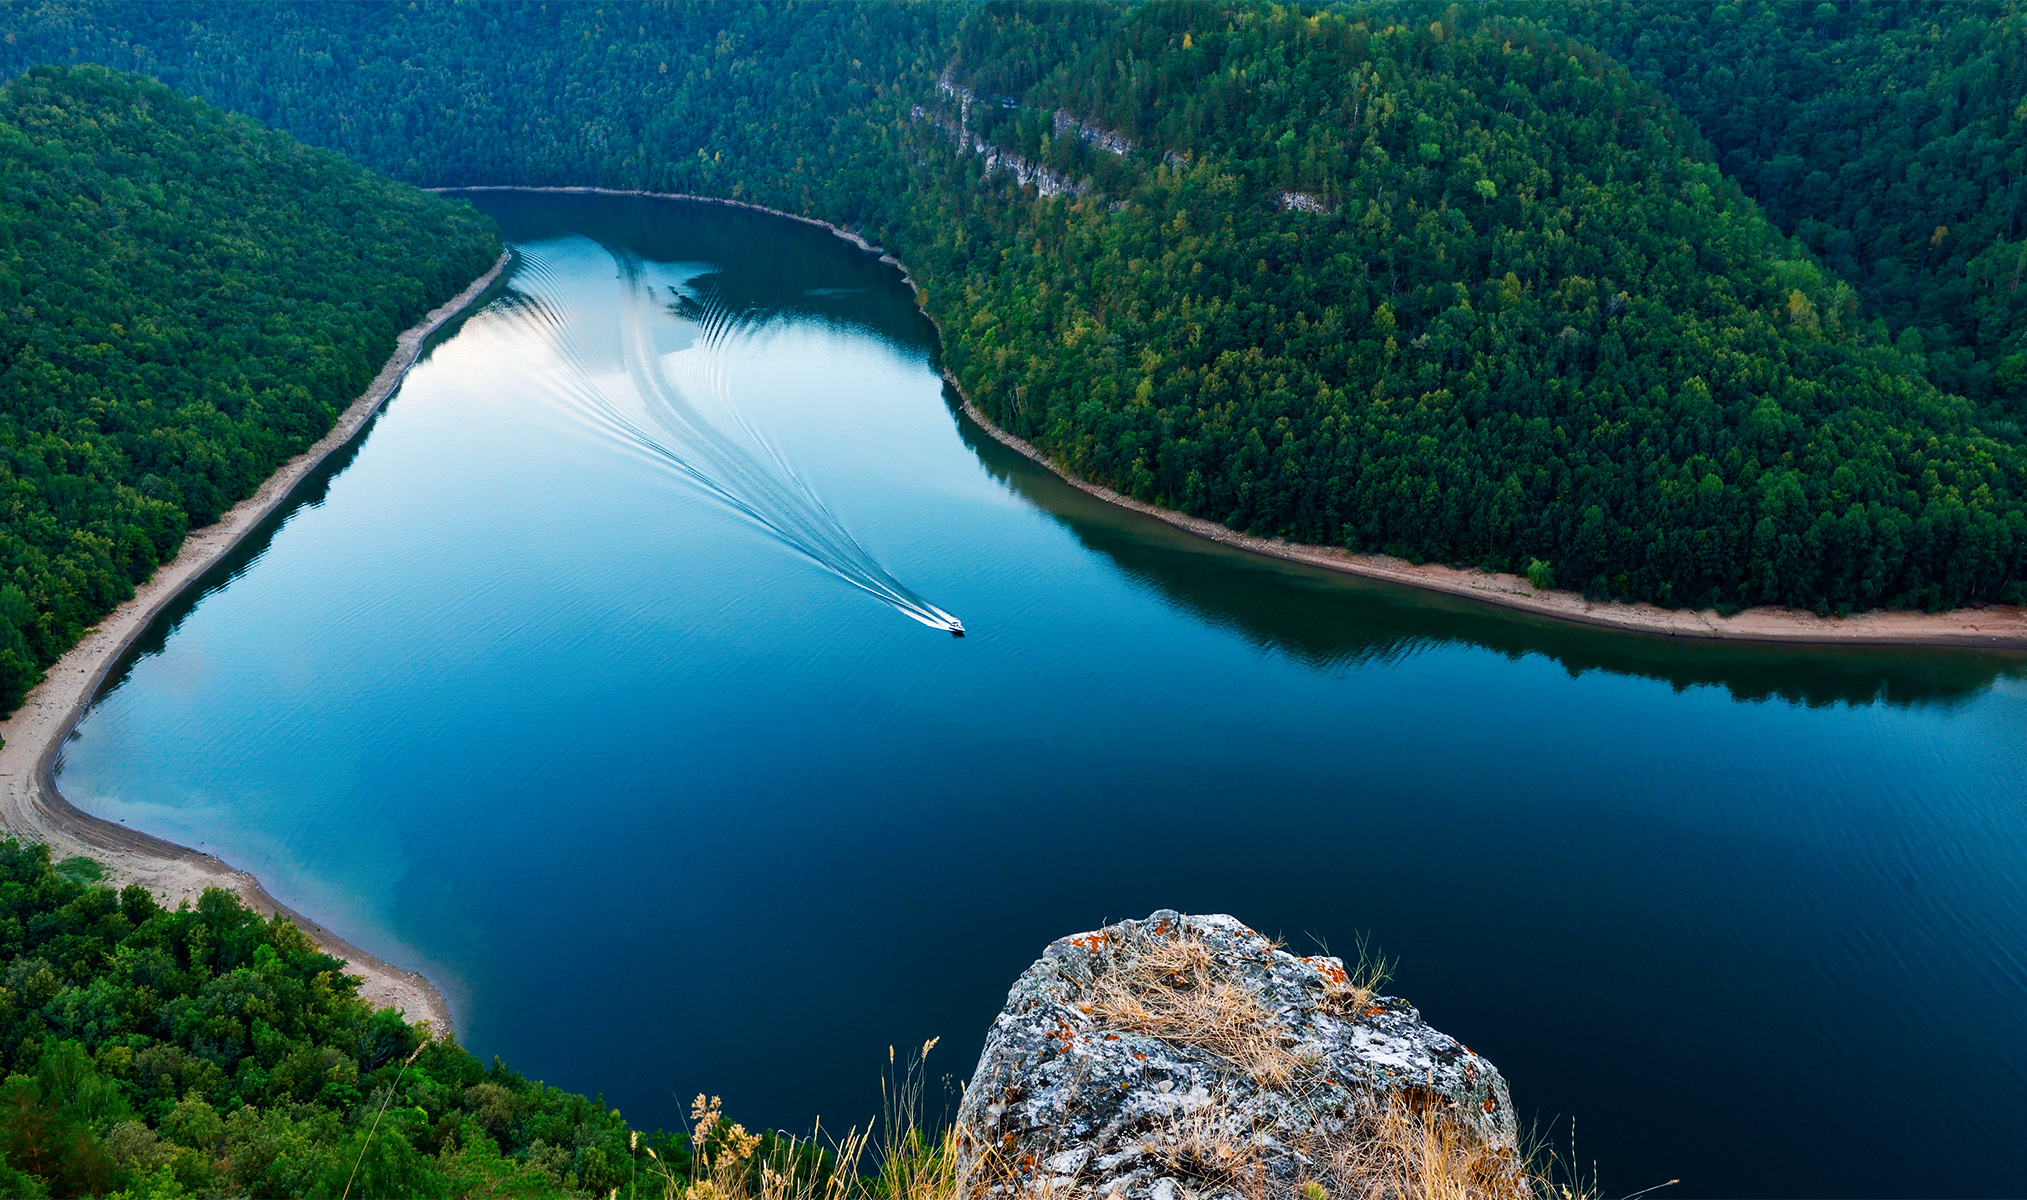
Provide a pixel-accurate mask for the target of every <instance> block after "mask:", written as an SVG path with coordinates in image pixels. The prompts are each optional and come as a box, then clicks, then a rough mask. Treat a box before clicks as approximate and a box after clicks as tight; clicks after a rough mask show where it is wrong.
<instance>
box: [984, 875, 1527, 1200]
mask: <svg viewBox="0 0 2027 1200" xmlns="http://www.w3.org/2000/svg"><path fill="white" fill-rule="evenodd" d="M957 1136H958V1146H959V1159H960V1170H961V1171H962V1172H963V1178H964V1179H965V1181H966V1186H965V1189H964V1190H965V1193H966V1194H968V1195H1013V1194H1015V1193H1030V1192H1039V1193H1047V1194H1051V1195H1064V1196H1071V1195H1075V1196H1106V1197H1119V1198H1122V1200H1142V1198H1148V1200H1188V1198H1190V1197H1203V1198H1206V1200H1209V1198H1212V1197H1224V1196H1231V1197H1248V1198H1250V1197H1259V1196H1273V1195H1287V1196H1290V1197H1296V1196H1306V1197H1309V1198H1310V1200H1319V1197H1320V1196H1329V1197H1339V1196H1352V1195H1366V1194H1380V1193H1382V1192H1384V1191H1386V1190H1387V1185H1385V1182H1384V1181H1385V1180H1387V1179H1391V1180H1394V1181H1395V1183H1394V1185H1392V1186H1398V1182H1399V1181H1400V1180H1403V1179H1406V1178H1407V1177H1408V1176H1409V1175H1413V1174H1415V1173H1416V1172H1420V1173H1422V1175H1424V1176H1426V1175H1427V1173H1428V1172H1429V1171H1431V1170H1434V1171H1438V1172H1447V1173H1448V1176H1447V1177H1449V1178H1453V1179H1455V1180H1458V1181H1460V1182H1461V1184H1462V1185H1463V1186H1462V1190H1460V1191H1459V1192H1458V1194H1460V1195H1470V1194H1482V1195H1507V1194H1513V1195H1517V1194H1521V1188H1522V1187H1523V1184H1522V1178H1523V1177H1522V1175H1521V1173H1520V1171H1521V1168H1520V1164H1519V1158H1518V1155H1517V1153H1516V1148H1515V1129H1514V1116H1513V1105H1512V1102H1511V1100H1510V1099H1509V1098H1508V1096H1507V1091H1506V1081H1505V1080H1504V1079H1503V1078H1501V1077H1500V1074H1499V1071H1498V1070H1497V1069H1496V1068H1495V1067H1493V1065H1492V1064H1491V1063H1489V1062H1487V1061H1485V1060H1484V1059H1482V1058H1480V1057H1478V1056H1477V1055H1476V1054H1473V1053H1472V1052H1471V1051H1470V1050H1468V1049H1466V1048H1465V1047H1464V1046H1463V1045H1461V1044H1459V1043H1458V1042H1457V1041H1456V1039H1454V1038H1451V1037H1449V1036H1447V1035H1445V1034H1443V1033H1439V1032H1437V1031H1436V1030H1434V1029H1431V1028H1429V1026H1427V1025H1426V1024H1424V1023H1423V1022H1422V1019H1421V1016H1420V1014H1419V1013H1417V1012H1416V1011H1415V1009H1414V1008H1413V1007H1412V1006H1410V1005H1409V1004H1407V1003H1406V1002H1405V1001H1402V1000H1397V999H1392V998H1387V997H1381V996H1377V995H1375V994H1374V993H1373V992H1372V990H1371V988H1370V987H1368V986H1364V985H1363V984H1362V982H1361V981H1360V980H1358V979H1355V978H1353V977H1351V976H1349V975H1347V973H1346V971H1345V966H1344V963H1343V962H1342V961H1340V960H1338V959H1335V958H1326V957H1316V958H1298V957H1297V956H1295V955H1293V954H1290V953H1288V952H1287V951H1285V950H1282V949H1280V948H1279V947H1277V946H1275V945H1274V944H1273V943H1271V942H1270V941H1268V940H1267V939H1266V938H1264V937H1262V936H1261V935H1259V934H1258V933H1255V932H1254V931H1253V930H1251V929H1249V928H1247V927H1246V926H1245V925H1243V924H1241V923H1240V922H1238V921H1237V920H1234V919H1233V918H1231V917H1228V916H1183V915H1181V914H1179V913H1175V912H1170V911H1165V910H1164V911H1162V912H1157V913H1155V914H1154V915H1153V916H1150V917H1148V918H1147V919H1146V920H1144V921H1125V922H1121V923H1120V924H1117V925H1109V926H1107V927H1105V928H1104V929H1100V930H1098V931H1096V932H1094V933H1086V934H1079V935H1077V936H1075V937H1067V938H1063V939H1062V940H1060V941H1058V942H1056V943H1054V944H1053V945H1051V946H1049V948H1048V950H1047V951H1046V952H1045V953H1044V954H1043V955H1042V958H1041V960H1040V961H1039V962H1037V963H1035V965H1034V966H1032V967H1030V968H1029V969H1028V970H1027V972H1026V973H1025V974H1023V975H1022V976H1021V978H1020V980H1019V982H1017V983H1016V984H1015V985H1014V988H1013V991H1012V992H1011V993H1010V994H1009V995H1008V997H1007V1005H1006V1008H1005V1010H1004V1011H1003V1012H1001V1014H1000V1016H999V1018H998V1019H997V1020H996V1021H995V1022H994V1023H993V1028H992V1032H991V1034H990V1035H989V1037H988V1038H987V1040H986V1046H985V1052H984V1054H983V1055H981V1057H980V1059H979V1063H978V1071H977V1073H976V1074H975V1075H974V1076H973V1078H972V1080H971V1084H970V1086H969V1087H967V1088H966V1089H965V1093H964V1100H963V1104H962V1106H961V1108H960V1109H959V1113H958V1119H957ZM1437 1160H1441V1161H1437ZM1382 1177H1384V1178H1382ZM1376 1181H1377V1182H1376ZM1318 1189H1321V1191H1320V1192H1319V1190H1318Z"/></svg>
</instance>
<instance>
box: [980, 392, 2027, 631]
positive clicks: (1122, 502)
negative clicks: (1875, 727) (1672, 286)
mask: <svg viewBox="0 0 2027 1200" xmlns="http://www.w3.org/2000/svg"><path fill="white" fill-rule="evenodd" d="M944 379H945V380H946V381H947V382H949V383H950V385H951V387H953V388H955V387H956V386H957V382H956V380H953V379H950V377H949V376H948V375H947V374H946V375H945V376H944ZM959 394H960V395H962V393H961V392H960V393H959ZM964 415H965V416H967V417H969V418H971V420H972V421H973V422H975V423H976V424H977V425H978V427H979V428H980V429H982V430H984V431H985V432H986V433H987V434H989V435H990V436H991V437H992V438H993V439H994V440H995V441H998V442H1000V443H1002V444H1004V445H1006V446H1008V447H1011V448H1012V449H1014V450H1016V451H1019V452H1020V453H1021V454H1022V455H1024V456H1026V457H1027V458H1030V459H1032V460H1034V461H1035V462H1037V463H1039V464H1041V465H1042V466H1043V467H1046V468H1048V470H1049V471H1050V472H1052V473H1053V474H1055V475H1056V476H1058V477H1059V478H1061V479H1062V480H1063V481H1064V482H1065V483H1068V484H1069V485H1070V486H1072V487H1074V488H1077V489H1078V490H1080V491H1083V492H1087V493H1089V494H1091V495H1093V496H1096V497H1098V498H1099V499H1100V500H1103V501H1105V502H1106V503H1108V504H1116V505H1118V506H1119V507H1121V508H1130V509H1132V510H1133V511H1134V512H1137V513H1143V514H1145V515H1147V516H1150V517H1153V518H1155V519H1156V520H1158V521H1166V522H1167V523H1168V524H1170V525H1173V526H1175V527H1176V528H1178V529H1182V530H1186V531H1187V532H1189V533H1193V534H1195V535H1196V536H1198V537H1200V538H1205V539H1207V540H1209V541H1213V542H1219V543H1222V544H1224V545H1227V546H1233V547H1236V548H1238V549H1240V550H1245V551H1249V552H1251V553H1253V554H1263V555H1266V556H1268V557H1270V558H1283V559H1288V560H1289V561H1291V562H1299V563H1307V564H1309V565H1311V566H1316V567H1323V568H1326V569H1328V570H1332V571H1342V572H1344V573H1345V574H1347V575H1359V576H1363V577H1365V578H1367V579H1383V580H1386V581H1387V582H1389V583H1398V584H1403V585H1405V586H1408V587H1413V588H1421V589H1423V590H1425V591H1431V592H1442V593H1444V594H1446V595H1451V596H1463V597H1465V598H1467V599H1471V600H1477V601H1480V602H1482V603H1485V604H1496V605H1498V606H1500V607H1501V608H1513V609H1519V610H1520V611H1522V612H1530V613H1535V614H1537V615H1539V616H1544V617H1551V618H1554V619H1555V620H1558V621H1568V622H1571V623H1572V624H1577V625H1591V626H1595V627H1597V628H1600V629H1617V630H1623V631H1625V632H1629V633H1653V634H1662V635H1665V636H1668V637H1682V638H1707V639H1712V640H1727V641H1740V642H1792V643H1802V644H1817V645H1848V646H1976V647H1981V648H1983V649H1987V650H2023V649H2027V608H2021V607H2019V606H2017V605H2005V604H1998V605H1991V606H1989V607H1984V608H1959V609H1954V610H1952V611H1950V612H1943V613H1920V612H1899V611H1879V612H1869V613H1858V614H1855V615H1853V616H1849V617H1819V616H1817V615H1816V614H1814V613H1809V612H1800V611H1797V610H1794V609H1786V608H1748V609H1746V610H1744V611H1742V612H1739V613H1737V614H1735V615H1733V616H1729V617H1722V616H1719V615H1718V614H1717V613H1715V612H1710V611H1701V612H1697V611H1691V610H1688V609H1669V608H1661V607H1660V606H1658V605H1653V604H1622V603H1604V604H1594V603H1592V602H1591V601H1589V600H1586V599H1584V597H1583V596H1581V595H1580V594H1578V593H1576V592H1562V591H1550V592H1541V591H1536V590H1535V589H1534V586H1533V585H1532V584H1530V583H1528V582H1527V580H1525V579H1523V578H1521V577H1520V576H1518V575H1501V574H1494V573H1492V572H1489V571H1479V570H1472V569H1460V568H1457V567H1445V566H1437V565H1435V564H1433V563H1425V564H1422V565H1419V566H1417V565H1416V564H1414V563H1411V562H1408V561H1407V560H1406V559H1400V558H1390V557H1388V556H1386V555H1383V554H1353V553H1351V552H1350V551H1349V550H1345V549H1343V548H1342V547H1337V546H1311V545H1307V544H1305V543H1302V542H1286V541H1282V540H1280V539H1278V538H1263V537H1254V536H1252V535H1251V534H1245V533H1237V532H1234V531H1232V530H1230V529H1227V528H1225V527H1224V526H1223V525H1219V524H1217V523H1216V522H1214V521H1206V520H1204V519H1203V518H1201V517H1192V516H1187V515H1185V514H1183V513H1179V512H1176V511H1174V510H1172V509H1166V508H1156V507H1155V506H1154V505H1152V504H1147V503H1144V502H1142V501H1139V500H1135V499H1134V498H1133V497H1131V496H1125V495H1121V494H1120V493H1118V492H1115V491H1113V490H1112V489H1111V488H1107V487H1100V486H1098V485H1097V484H1095V483H1090V482H1087V481H1085V480H1083V479H1079V478H1077V477H1076V476H1075V475H1072V474H1071V473H1069V472H1068V471H1065V470H1063V469H1062V468H1061V467H1059V466H1057V465H1056V464H1055V463H1053V462H1050V461H1049V459H1048V458H1047V456H1045V455H1043V454H1042V452H1041V451H1040V450H1038V449H1036V448H1035V447H1034V446H1033V445H1032V444H1030V443H1029V442H1026V441H1024V440H1022V439H1021V438H1018V437H1015V436H1014V435H1013V434H1011V433H1008V432H1007V431H1006V430H1004V429H1001V428H1000V427H999V426H997V425H995V424H993V423H992V421H991V419H990V418H988V417H987V416H986V415H985V414H984V413H982V412H980V411H978V409H977V407H976V406H974V405H973V404H972V403H971V401H970V400H969V399H966V400H965V401H964Z"/></svg>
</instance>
